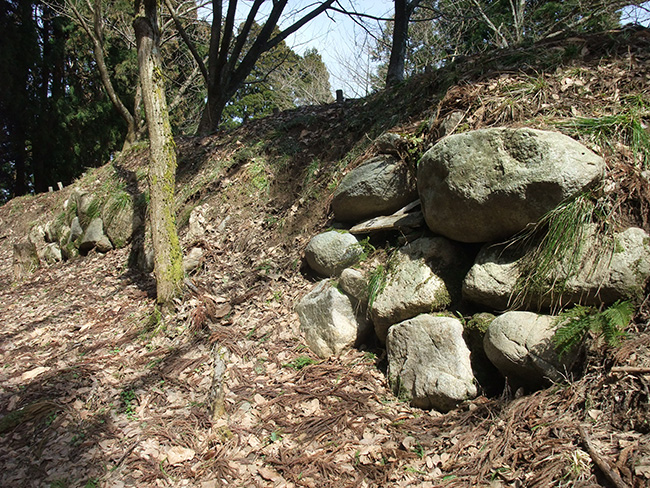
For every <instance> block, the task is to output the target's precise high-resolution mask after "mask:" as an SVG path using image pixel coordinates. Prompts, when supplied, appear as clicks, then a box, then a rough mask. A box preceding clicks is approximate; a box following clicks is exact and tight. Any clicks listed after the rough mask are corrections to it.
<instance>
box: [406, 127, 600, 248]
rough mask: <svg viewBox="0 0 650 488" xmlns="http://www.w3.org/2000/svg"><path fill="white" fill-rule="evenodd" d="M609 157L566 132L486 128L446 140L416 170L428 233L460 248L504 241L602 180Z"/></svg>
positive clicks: (424, 157) (427, 153) (449, 137)
mask: <svg viewBox="0 0 650 488" xmlns="http://www.w3.org/2000/svg"><path fill="white" fill-rule="evenodd" d="M604 169H605V163H604V161H603V159H602V158H601V157H599V156H597V155H596V154H594V153H593V152H592V151H590V150H589V149H587V148H586V147H584V146H583V145H581V144H580V143H578V142H576V141H575V140H573V139H571V138H570V137H567V136H565V135H563V134H560V133H556V132H547V131H540V130H534V129H503V128H497V129H481V130H476V131H472V132H466V133H463V134H456V135H451V136H448V137H445V138H444V139H442V140H441V141H440V142H438V143H437V144H436V145H435V146H434V147H433V148H431V149H430V150H429V151H427V152H426V153H425V155H424V156H423V157H422V159H421V160H420V163H419V164H418V174H417V179H418V191H419V194H420V199H421V200H422V209H423V212H424V218H425V220H426V222H427V225H428V226H429V228H430V229H431V230H432V231H433V232H435V233H437V234H442V235H444V236H446V237H449V238H450V239H454V240H458V241H461V242H489V241H494V240H503V239H507V238H509V237H511V236H512V235H514V234H516V233H517V232H519V231H521V230H522V229H524V228H525V227H526V226H527V225H529V224H532V223H535V222H537V221H538V220H539V218H540V217H541V216H542V215H544V214H545V213H546V212H548V211H549V210H552V209H553V208H555V207H556V206H557V205H558V204H559V203H560V202H562V201H564V200H566V199H568V198H571V197H572V196H574V195H576V194H578V193H580V192H582V191H584V190H585V189H587V188H589V187H591V186H593V185H594V184H595V183H596V182H598V181H599V180H600V179H601V177H602V173H603V171H604Z"/></svg>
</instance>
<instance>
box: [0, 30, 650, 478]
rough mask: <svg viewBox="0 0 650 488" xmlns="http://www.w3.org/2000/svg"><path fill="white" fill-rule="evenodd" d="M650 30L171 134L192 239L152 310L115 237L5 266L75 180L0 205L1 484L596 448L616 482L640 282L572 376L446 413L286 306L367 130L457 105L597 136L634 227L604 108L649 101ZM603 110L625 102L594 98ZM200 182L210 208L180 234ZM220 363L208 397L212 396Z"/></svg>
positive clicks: (361, 152)
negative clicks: (200, 226) (398, 386)
mask: <svg viewBox="0 0 650 488" xmlns="http://www.w3.org/2000/svg"><path fill="white" fill-rule="evenodd" d="M626 36H627V37H626ZM630 36H632V37H633V42H631V41H630ZM634 36H636V37H634ZM649 42H650V41H649V37H648V34H647V32H645V31H639V32H636V31H634V32H633V33H632V34H630V33H629V32H628V33H624V34H619V35H618V37H615V36H613V35H609V37H608V35H604V36H600V37H595V38H593V39H589V40H588V41H585V40H580V39H575V40H573V41H571V42H568V41H567V42H565V43H564V44H563V43H561V42H559V41H558V43H557V44H556V45H547V46H544V47H543V48H542V52H543V55H541V54H540V56H539V64H538V65H537V66H533V65H531V62H530V61H531V60H532V59H534V56H532V55H531V52H530V51H526V50H522V51H514V52H509V53H507V52H506V53H502V54H500V55H499V56H494V59H493V60H492V65H488V63H487V62H484V61H481V60H472V62H471V63H468V64H467V65H461V64H459V65H458V66H457V67H456V71H453V70H450V71H446V72H445V73H438V74H432V75H424V76H422V77H419V78H417V79H414V80H412V82H411V83H410V84H407V85H404V86H402V87H398V88H397V89H396V90H395V91H391V92H383V93H380V94H377V95H374V96H372V97H369V98H368V99H366V100H358V101H350V102H346V104H344V105H332V106H327V107H308V108H304V109H299V110H296V111H293V112H288V113H283V114H279V115H278V116H275V117H270V118H268V119H264V120H261V121H255V122H252V123H250V124H248V125H246V126H245V127H242V128H241V129H239V130H237V131H234V132H231V133H227V134H217V135H215V136H212V137H210V138H205V139H185V140H181V141H179V150H180V159H181V166H180V167H179V187H178V194H179V196H180V198H179V207H178V216H179V225H180V227H181V230H182V234H183V235H184V238H183V243H184V247H185V249H186V250H189V249H190V248H191V247H193V246H199V247H202V248H203V250H204V256H203V260H202V263H201V267H200V268H199V269H198V270H197V271H196V272H194V273H193V274H192V276H190V277H189V279H190V280H191V281H190V282H191V287H190V289H189V291H188V294H187V296H186V297H185V299H184V301H183V302H179V303H178V304H177V309H176V313H175V314H174V315H173V316H170V317H167V318H166V319H165V320H163V319H162V317H161V316H160V314H159V313H158V312H157V311H156V310H155V307H154V299H153V293H154V290H155V287H154V284H153V282H152V279H151V276H149V275H146V274H142V273H140V272H138V271H136V270H133V269H131V268H129V264H128V263H129V252H130V250H129V249H122V250H118V251H112V252H110V253H108V254H106V255H98V254H94V253H91V254H90V255H89V256H88V257H86V258H80V259H76V260H73V261H70V262H67V263H64V264H57V265H54V266H50V267H46V268H42V269H39V270H37V271H36V272H35V273H34V274H33V275H32V276H31V277H29V278H28V279H26V280H25V281H23V282H21V283H12V278H11V266H12V255H11V252H12V248H11V244H12V243H13V242H14V240H17V239H18V238H20V237H21V236H23V235H25V233H26V232H27V231H28V229H29V227H30V225H32V224H33V223H34V222H38V221H39V219H41V218H42V217H43V215H47V216H48V218H53V217H54V216H56V214H57V213H58V212H60V206H61V205H62V200H63V198H65V197H67V196H68V195H69V193H70V191H71V190H70V189H65V190H64V191H63V192H57V193H54V194H49V195H40V196H37V197H24V198H21V199H17V200H15V201H12V202H10V203H9V204H7V205H5V206H3V207H2V208H0V290H1V298H0V323H2V329H1V332H0V354H1V355H2V363H1V364H2V369H0V485H1V486H12V487H14V486H24V487H32V486H34V487H36V486H39V487H40V486H50V487H66V486H70V487H77V486H79V487H94V486H102V487H104V486H105V487H122V486H137V487H154V486H170V487H172V486H173V487H181V486H192V487H194V486H196V487H201V488H208V487H216V486H242V487H249V486H259V487H266V486H296V487H322V486H323V487H324V486H332V487H340V486H413V487H415V486H417V487H426V486H445V487H467V486H497V487H498V486H512V487H518V486H526V487H547V486H594V485H595V486H598V485H602V486H608V485H609V484H611V481H608V480H607V479H606V478H605V476H604V475H603V472H604V468H603V467H602V466H600V467H599V466H597V464H596V461H595V459H597V458H598V457H599V456H600V458H601V459H604V460H605V462H606V463H607V466H609V469H610V470H612V471H615V472H616V473H618V474H619V475H620V477H621V478H622V482H623V483H626V484H627V485H628V486H633V487H641V486H646V484H647V482H648V480H650V441H649V434H650V423H649V420H648V419H650V411H649V401H650V398H649V397H650V384H649V379H648V378H649V376H648V367H650V330H649V329H648V327H647V324H648V319H649V316H648V304H644V305H643V306H642V308H641V311H640V312H639V313H638V314H637V316H636V318H635V321H634V324H633V325H632V327H631V329H630V330H628V337H627V338H626V339H624V340H623V342H622V345H621V346H620V348H618V349H616V350H612V349H606V348H603V347H601V345H599V344H598V343H594V344H593V345H592V347H591V348H590V350H589V354H588V361H587V363H586V366H585V368H584V371H583V374H582V376H581V377H579V378H575V379H574V380H573V381H572V382H568V381H567V383H566V384H558V385H555V386H554V387H552V388H549V389H546V390H542V391H538V392H536V393H534V394H530V395H527V396H520V395H519V394H518V393H516V392H509V391H508V390H506V391H504V392H503V394H502V395H501V396H499V397H498V398H487V397H485V396H479V397H478V398H477V399H475V400H473V401H470V402H467V403H466V404H463V405H462V406H461V407H460V408H459V409H458V410H456V411H453V412H450V413H448V414H445V415H441V414H439V413H437V412H432V411H423V410H420V409H415V408H412V407H410V406H409V405H407V404H405V403H403V402H401V401H400V400H399V399H398V398H395V397H394V396H393V395H392V393H390V389H389V388H388V385H387V381H386V378H385V376H384V374H383V373H382V367H383V364H384V362H383V351H381V350H380V349H373V348H372V347H371V346H366V347H364V348H361V349H360V350H355V351H350V352H348V353H347V354H345V355H344V356H342V357H341V358H338V359H329V360H319V359H318V358H316V357H315V356H313V355H312V354H311V353H310V352H309V350H308V349H307V348H306V346H305V345H304V342H303V340H302V338H301V336H300V332H299V324H298V319H297V316H296V315H295V314H294V312H293V307H294V305H295V303H296V302H297V301H298V300H299V299H300V298H301V297H302V296H303V295H304V294H305V293H306V292H307V290H309V289H310V287H311V286H312V285H313V279H312V278H311V277H310V276H308V275H307V274H301V272H300V268H301V263H302V260H301V252H302V249H304V247H305V245H306V244H307V242H308V240H309V238H310V237H311V236H312V235H313V234H314V233H315V232H318V231H319V230H322V229H323V228H326V227H327V226H329V225H331V220H330V215H329V213H328V212H329V208H328V207H329V199H330V197H331V194H332V191H333V189H334V188H335V187H336V183H337V182H338V181H339V180H340V178H341V177H342V176H343V175H344V174H345V172H346V171H348V170H349V169H350V168H351V167H353V166H354V165H356V164H359V163H360V162H361V161H362V160H363V159H364V158H365V157H367V156H369V155H371V154H372V151H373V149H372V145H371V143H370V142H371V139H372V138H374V137H375V136H376V135H378V134H379V133H380V132H381V131H383V130H386V129H389V128H390V129H392V130H395V131H398V132H402V133H406V134H416V135H418V137H419V136H420V135H422V136H424V137H423V138H424V139H425V140H426V141H427V143H428V144H431V143H433V142H434V141H435V139H436V137H437V135H436V134H437V130H438V126H439V125H440V122H441V120H442V119H443V118H444V117H445V116H446V115H447V114H449V113H452V112H454V111H460V112H462V113H463V119H462V120H461V122H460V123H459V124H458V126H457V127H456V128H455V129H454V130H456V131H463V130H470V129H475V128H479V127H486V126H493V125H515V126H521V125H527V126H532V127H538V128H554V129H559V130H562V131H565V132H567V133H569V134H571V135H573V136H575V137H578V138H580V139H581V140H582V141H583V142H585V143H587V144H589V145H591V146H592V147H594V149H596V150H597V151H598V152H600V153H601V154H603V155H604V156H605V157H606V158H607V162H608V167H609V174H610V176H611V177H612V181H613V183H612V185H613V186H612V187H611V188H609V189H608V190H607V191H608V192H609V193H608V194H609V195H611V201H612V202H614V209H615V211H616V216H617V218H618V220H619V223H620V224H621V225H625V224H626V223H627V222H633V223H636V224H637V225H642V226H644V227H645V228H646V229H647V228H648V222H647V213H648V206H647V202H648V193H647V192H648V185H647V180H646V179H645V176H643V173H642V170H643V169H644V168H643V153H642V152H640V151H639V150H637V149H635V146H634V144H636V143H635V142H634V140H636V141H640V142H639V143H640V144H641V147H643V144H644V142H643V138H642V137H641V138H639V137H638V135H637V136H634V127H636V126H634V124H631V123H630V124H627V125H626V126H623V125H621V124H622V123H624V122H626V121H629V120H631V118H632V117H636V119H634V120H639V121H640V122H639V123H640V124H642V127H643V124H646V123H647V119H648V114H647V112H646V110H647V107H648V105H647V104H648V103H649V100H648V92H647V88H646V87H647V86H648V80H650V59H649V57H648V52H650V51H649V50H648V44H649ZM571 46H574V47H571ZM575 46H577V47H575ZM523 60H526V62H527V63H528V64H527V65H525V66H524V64H522V63H523ZM513 66H519V68H521V69H516V70H515V69H513ZM549 68H550V70H549ZM447 88H450V89H449V90H447ZM400 90H401V91H400ZM620 113H626V114H629V117H630V118H616V119H611V118H605V117H611V116H612V115H617V114H620ZM603 118H605V119H603ZM594 119H598V120H599V121H600V122H599V123H597V124H594V123H593V122H591V123H587V124H585V120H591V121H593V120H594ZM603 120H604V122H606V123H610V122H611V124H610V125H609V126H608V127H609V129H608V130H610V129H611V130H613V131H614V132H613V133H612V134H613V135H610V136H607V137H604V136H603V130H604V129H603ZM571 121H580V124H578V125H576V124H571V123H570V122H571ZM589 124H591V125H592V126H593V125H595V126H596V127H597V129H598V130H594V131H585V130H584V127H585V125H589ZM611 126H613V128H612V127H611ZM625 127H630V128H631V129H630V130H631V131H630V132H628V131H627V129H625ZM635 137H636V139H634V138H635ZM145 163H146V154H145V153H144V152H142V151H141V150H140V151H138V150H136V151H133V153H132V154H130V155H124V156H121V157H119V158H118V159H117V160H116V162H115V163H114V167H115V168H117V169H119V171H113V170H112V167H111V165H107V166H106V167H104V168H101V169H99V170H96V171H94V172H90V173H89V174H88V175H86V177H85V178H84V179H83V180H82V181H81V182H80V183H79V185H80V186H83V187H85V188H100V187H102V185H103V183H102V180H103V179H106V178H108V177H110V175H113V174H115V175H117V177H118V178H119V177H123V176H124V175H127V176H128V177H129V178H131V177H133V178H137V177H138V176H137V175H138V174H144V171H143V170H142V168H143V165H144V164H145ZM120 175H122V176H120ZM644 182H645V183H644ZM125 183H128V184H130V185H132V186H133V181H126V182H125ZM108 186H110V185H104V187H108ZM133 188H135V186H133ZM134 191H135V190H134ZM138 191H139V190H138ZM57 205H58V207H57ZM198 205H203V206H204V215H205V217H206V222H205V229H206V231H205V234H204V235H203V236H196V235H195V236H188V235H186V231H187V228H188V224H189V216H190V212H191V211H192V209H194V208H195V207H197V206H198ZM219 347H220V348H222V349H219ZM215 351H219V352H218V354H215ZM220 362H223V364H225V366H226V372H225V376H224V382H223V384H224V397H223V407H224V408H223V410H224V411H223V413H222V414H221V415H217V416H216V417H214V416H213V400H214V398H215V397H214V388H213V386H214V383H215V378H213V375H214V371H215V366H218V363H220ZM217 369H218V368H217ZM217 379H218V378H217ZM585 433H586V434H588V436H587V435H585Z"/></svg>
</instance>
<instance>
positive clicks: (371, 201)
mask: <svg viewBox="0 0 650 488" xmlns="http://www.w3.org/2000/svg"><path fill="white" fill-rule="evenodd" d="M416 199H417V190H416V184H415V175H414V174H411V171H409V169H408V167H407V166H406V164H405V163H404V162H401V161H399V160H398V159H397V158H395V157H393V156H388V155H384V156H378V157H376V158H373V159H371V160H370V161H368V162H367V163H365V164H363V165H361V166H359V167H357V168H355V169H353V170H352V171H350V173H348V174H347V175H346V176H345V178H343V181H341V184H340V185H339V187H338V188H337V189H336V191H335V192H334V196H333V198H332V209H333V210H334V216H335V217H336V219H337V220H339V221H342V222H359V221H361V220H365V219H369V218H372V217H377V216H379V215H388V214H392V213H393V212H395V211H397V210H399V209H400V208H402V207H403V206H404V205H406V204H407V203H410V202H412V201H413V200H416Z"/></svg>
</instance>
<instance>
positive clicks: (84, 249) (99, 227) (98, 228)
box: [79, 217, 113, 255]
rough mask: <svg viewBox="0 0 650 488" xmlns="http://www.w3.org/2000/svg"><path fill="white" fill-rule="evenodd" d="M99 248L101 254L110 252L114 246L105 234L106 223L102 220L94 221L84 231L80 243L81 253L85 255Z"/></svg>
mask: <svg viewBox="0 0 650 488" xmlns="http://www.w3.org/2000/svg"><path fill="white" fill-rule="evenodd" d="M94 248H97V250H98V251H99V252H108V251H110V250H111V249H112V248H113V246H112V245H111V242H110V240H109V239H108V237H106V235H105V234H104V222H103V221H102V219H101V218H99V217H97V218H95V219H93V220H92V221H91V222H90V224H88V227H87V228H86V230H85V231H84V234H83V236H82V237H81V241H80V242H79V253H81V254H83V255H85V254H88V252H89V251H90V250H91V249H94Z"/></svg>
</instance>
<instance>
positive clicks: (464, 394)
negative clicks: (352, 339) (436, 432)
mask: <svg viewBox="0 0 650 488" xmlns="http://www.w3.org/2000/svg"><path fill="white" fill-rule="evenodd" d="M386 351H387V354H388V378H389V381H390V384H391V386H392V388H393V392H394V393H395V395H397V396H399V397H400V398H405V399H409V400H410V401H411V403H412V404H413V405H414V406H416V407H420V408H435V409H437V410H440V411H443V412H447V411H449V410H451V409H453V408H454V407H456V406H457V405H458V403H460V402H462V401H464V400H468V399H470V398H473V397H474V396H476V386H475V385H474V376H473V374H472V366H471V363H470V352H469V349H468V348H467V346H466V345H465V342H464V341H463V326H462V324H461V323H460V321H459V320H458V319H455V318H452V317H439V316H435V315H429V314H423V315H418V316H417V317H415V318H412V319H410V320H406V321H404V322H401V323H399V324H395V325H393V326H392V327H391V328H390V330H389V331H388V336H387V339H386Z"/></svg>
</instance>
